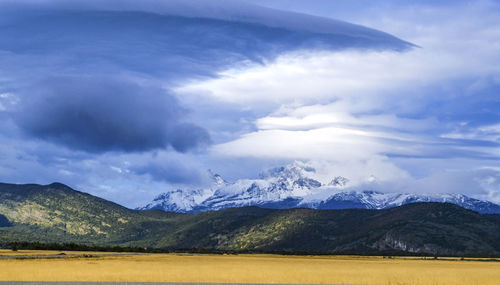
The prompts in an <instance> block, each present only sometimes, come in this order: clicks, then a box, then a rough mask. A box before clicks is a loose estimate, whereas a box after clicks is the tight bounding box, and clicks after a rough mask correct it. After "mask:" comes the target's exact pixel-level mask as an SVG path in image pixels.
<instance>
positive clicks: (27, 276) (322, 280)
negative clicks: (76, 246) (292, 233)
mask: <svg viewBox="0 0 500 285" xmlns="http://www.w3.org/2000/svg"><path fill="white" fill-rule="evenodd" d="M63 252H64V251H63ZM58 253H61V251H17V252H12V251H1V250H0V255H12V254H15V255H53V254H58ZM65 253H66V254H103V253H90V252H65ZM104 254H105V253H104ZM0 281H110V282H113V281H122V282H127V281H128V282H210V283H219V282H220V283H303V284H327V283H328V284H415V285H416V284H422V285H440V284H454V285H455V284H464V285H466V284H478V285H479V284H481V285H488V284H492V285H493V284H495V285H498V284H500V260H497V261H486V260H483V261H481V260H479V259H475V260H467V259H466V260H460V259H458V258H447V259H444V258H440V259H438V260H433V259H428V260H423V259H422V258H394V259H384V258H382V257H359V256H280V255H260V254H259V255H187V254H140V255H127V254H124V255H121V256H101V257H95V258H88V257H87V258H83V257H71V258H64V259H0Z"/></svg>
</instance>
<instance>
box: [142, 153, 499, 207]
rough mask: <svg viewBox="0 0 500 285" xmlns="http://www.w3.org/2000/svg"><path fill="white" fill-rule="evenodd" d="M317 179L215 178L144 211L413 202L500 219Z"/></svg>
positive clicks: (453, 199) (462, 200)
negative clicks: (201, 187)
mask: <svg viewBox="0 0 500 285" xmlns="http://www.w3.org/2000/svg"><path fill="white" fill-rule="evenodd" d="M314 173H315V169H314V168H311V167H307V166H305V165H304V164H302V163H299V162H295V163H293V164H290V165H287V166H284V167H278V168H274V169H270V170H268V171H266V172H263V173H262V174H261V175H260V177H259V179H240V180H237V181H236V182H234V183H230V182H227V181H225V180H224V179H223V178H222V177H221V176H220V175H218V174H212V177H213V183H212V185H211V186H210V187H207V188H203V189H176V190H172V191H169V192H166V193H163V194H161V195H159V196H158V197H156V198H155V199H154V200H153V201H152V202H151V203H149V204H148V205H146V206H145V207H141V208H140V209H161V210H165V211H174V212H190V213H194V212H200V211H209V210H219V209H224V208H231V207H244V206H259V207H263V208H275V209H287V208H297V207H302V208H313V209H349V208H361V209H385V208H391V207H397V206H401V205H404V204H409V203H415V202H448V203H453V204H456V205H459V206H461V207H464V208H466V209H470V210H474V211H477V212H480V213H500V205H497V204H494V203H492V202H488V201H482V200H478V199H474V198H471V197H467V196H465V195H462V194H442V193H430V194H409V193H382V192H377V191H347V190H346V189H345V188H346V186H347V185H348V183H349V179H347V178H345V177H342V176H337V177H335V178H333V179H332V180H331V182H330V183H328V184H326V185H325V184H322V183H321V182H319V181H317V180H315V179H313V178H311V176H313V174H314Z"/></svg>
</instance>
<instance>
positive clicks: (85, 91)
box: [12, 76, 210, 152]
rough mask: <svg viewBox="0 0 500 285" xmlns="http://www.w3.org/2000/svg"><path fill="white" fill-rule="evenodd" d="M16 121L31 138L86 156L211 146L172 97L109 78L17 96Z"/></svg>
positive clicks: (46, 86) (55, 83)
mask: <svg viewBox="0 0 500 285" xmlns="http://www.w3.org/2000/svg"><path fill="white" fill-rule="evenodd" d="M19 97H20V100H21V102H20V103H19V104H18V106H17V108H16V109H15V110H14V111H13V112H12V117H13V120H14V121H15V122H16V124H17V125H18V126H19V127H20V128H21V129H22V130H23V131H25V132H26V133H27V134H28V135H30V136H32V137H34V138H39V139H44V140H49V141H52V142H55V143H58V144H62V145H65V146H67V147H69V148H71V149H76V150H84V151H88V152H106V151H148V150H154V149H165V148H167V147H172V148H173V149H175V150H177V151H181V152H185V151H188V150H190V149H196V148H199V147H202V146H204V145H207V144H208V143H209V142H210V137H209V135H208V132H207V131H206V130H204V129H202V128H200V127H198V126H196V125H194V124H191V123H187V122H183V117H184V113H185V112H186V111H187V110H186V109H184V108H183V107H181V106H180V105H179V103H178V101H177V100H176V99H175V97H173V96H172V95H171V94H169V93H167V92H165V91H164V90H162V89H160V88H155V87H151V86H141V85H140V84H137V83H134V82H131V81H126V80H124V79H121V78H118V79H117V78H114V77H109V76H79V77H76V76H66V77H55V78H50V79H46V80H44V81H43V82H39V83H38V84H36V85H34V86H32V87H31V88H29V89H28V90H25V91H24V92H23V93H22V94H20V95H19Z"/></svg>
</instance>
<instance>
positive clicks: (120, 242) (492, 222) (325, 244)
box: [0, 184, 500, 256]
mask: <svg viewBox="0 0 500 285" xmlns="http://www.w3.org/2000/svg"><path fill="white" fill-rule="evenodd" d="M26 213H28V214H27V215H26ZM0 215H2V216H3V217H5V218H6V220H7V223H8V224H6V223H2V225H0V244H8V243H10V242H45V243H54V242H57V243H64V242H67V243H78V244H87V245H88V244H92V245H100V246H123V247H141V248H159V249H165V250H181V249H183V250H188V251H189V250H196V249H205V250H208V251H218V252H220V251H230V252H276V253H277V252H279V253H291V254H293V253H310V254H339V253H343V254H426V255H429V254H432V255H435V254H439V255H478V256H479V255H481V256H486V255H487V256H492V255H500V219H498V218H497V216H498V215H482V214H479V213H477V212H474V211H471V210H467V209H464V208H462V207H459V206H457V205H453V204H449V203H432V202H430V203H413V204H408V205H403V206H400V207H395V208H391V209H385V210H373V209H345V210H315V209H303V208H300V209H299V208H296V209H284V210H280V209H266V208H260V207H255V206H253V207H242V208H228V209H223V210H219V211H208V212H200V213H196V214H184V213H175V212H164V211H158V210H132V209H127V208H125V207H123V206H120V205H118V204H115V203H113V202H110V201H106V200H104V199H101V198H98V197H95V196H92V195H90V194H84V193H83V192H79V191H76V190H73V189H71V188H70V187H67V186H64V185H62V184H49V185H36V184H29V185H13V184H0ZM4 222H5V221H4ZM75 229H78V230H75Z"/></svg>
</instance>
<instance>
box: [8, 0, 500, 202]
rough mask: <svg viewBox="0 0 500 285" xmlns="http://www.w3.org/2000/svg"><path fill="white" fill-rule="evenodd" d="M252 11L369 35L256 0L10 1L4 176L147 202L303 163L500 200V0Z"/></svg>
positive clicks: (327, 172)
mask: <svg viewBox="0 0 500 285" xmlns="http://www.w3.org/2000/svg"><path fill="white" fill-rule="evenodd" d="M252 3H254V4H260V5H261V6H267V7H270V8H273V9H276V10H287V11H293V12H297V13H304V14H309V15H316V16H321V17H326V18H330V19H337V20H342V21H348V22H350V23H354V24H358V25H363V26H364V27H368V28H364V27H360V26H356V25H350V24H346V23H344V22H338V21H330V20H325V19H323V18H315V17H309V16H305V15H303V14H296V13H282V12H279V11H276V10H268V9H265V8H260V7H255V6H252V5H247V4H244V3H243V2H240V1H223V0H220V1H208V0H207V1H194V0H193V1H153V0H151V1H141V2H140V3H136V1H119V0H114V1H70V2H68V1H51V0H47V1H0V34H1V35H2V36H1V37H0V119H1V121H0V180H1V181H3V182H10V183H43V184H47V183H51V182H53V181H59V182H63V183H66V184H68V185H70V186H72V187H74V188H77V189H79V190H82V191H86V192H90V193H92V194H95V195H98V196H101V197H104V198H107V199H111V200H113V201H116V202H119V203H122V204H125V205H127V206H130V207H135V206H140V205H143V204H145V203H146V202H147V201H149V200H151V198H152V197H154V196H156V195H157V194H158V193H160V192H164V191H166V190H167V189H172V188H176V187H202V186H203V185H204V184H206V183H208V182H209V177H208V171H207V170H208V169H211V170H212V171H213V172H217V173H220V174H221V175H222V176H223V177H225V178H226V179H228V180H235V179H239V178H253V177H256V176H257V175H258V173H259V172H261V171H263V170H265V169H267V168H270V167H275V166H279V165H283V164H287V163H291V162H293V161H294V160H301V161H304V162H306V163H308V164H310V165H312V166H314V167H315V168H316V169H317V175H318V177H317V179H319V180H324V181H329V180H331V178H332V177H335V176H338V175H342V176H345V177H348V178H349V179H350V181H351V183H352V185H351V187H352V188H353V189H368V188H369V189H375V190H380V191H391V192H392V191H403V192H455V193H464V194H468V195H471V196H473V197H476V198H480V199H486V200H491V201H494V202H497V203H500V162H499V158H500V147H499V145H500V94H499V92H500V57H499V56H498V54H500V21H499V19H500V4H499V3H498V2H495V1H439V3H436V1H320V0H313V1H298V0H276V1H272V0H271V1H267V0H266V1H252ZM369 28H371V29H369ZM372 29H376V30H372ZM379 31H382V32H379ZM384 32H385V33H384ZM386 33H388V34H386ZM391 35H392V36H391ZM396 37H397V38H396ZM409 43H412V44H415V45H417V46H418V47H414V46H412V45H411V44H409Z"/></svg>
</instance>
